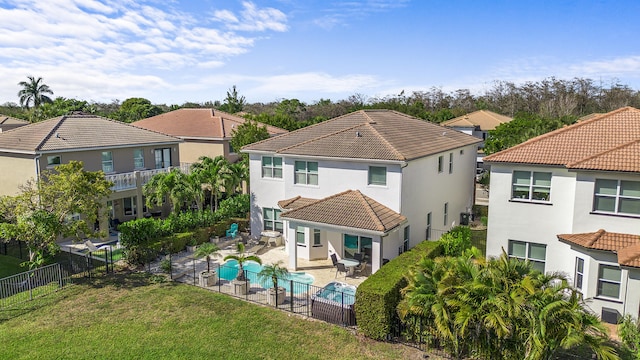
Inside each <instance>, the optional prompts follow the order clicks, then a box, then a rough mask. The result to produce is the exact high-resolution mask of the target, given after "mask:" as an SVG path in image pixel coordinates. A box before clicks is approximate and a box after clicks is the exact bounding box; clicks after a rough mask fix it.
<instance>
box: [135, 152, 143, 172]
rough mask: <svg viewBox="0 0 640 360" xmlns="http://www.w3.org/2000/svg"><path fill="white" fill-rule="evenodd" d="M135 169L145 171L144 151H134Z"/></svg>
mask: <svg viewBox="0 0 640 360" xmlns="http://www.w3.org/2000/svg"><path fill="white" fill-rule="evenodd" d="M133 168H134V169H144V150H143V149H133Z"/></svg>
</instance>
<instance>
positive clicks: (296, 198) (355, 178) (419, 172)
mask: <svg viewBox="0 0 640 360" xmlns="http://www.w3.org/2000/svg"><path fill="white" fill-rule="evenodd" d="M479 142H480V140H479V139H477V138H474V137H472V136H469V135H467V134H463V133H461V132H459V131H455V130H451V129H446V128H443V127H441V126H439V125H436V124H432V123H429V122H427V121H423V120H421V119H417V118H414V117H411V116H408V115H405V114H402V113H398V112H395V111H389V110H361V111H356V112H353V113H350V114H347V115H344V116H340V117H337V118H334V119H330V120H327V121H325V122H322V123H319V124H316V125H312V126H309V127H306V128H302V129H299V130H296V131H293V132H290V133H287V134H284V135H280V136H277V137H274V138H271V139H267V140H264V141H261V142H258V143H254V144H251V145H248V146H246V147H244V148H243V149H242V151H243V152H246V153H248V154H249V166H250V177H251V233H252V236H254V237H259V236H260V234H261V233H262V232H263V231H277V232H280V233H282V234H283V236H284V239H285V244H286V245H285V249H286V251H287V253H288V255H289V268H291V269H295V268H296V267H297V259H298V258H303V259H308V260H314V259H327V258H328V257H329V256H330V255H331V254H336V255H337V256H338V257H339V258H351V257H353V256H354V253H364V254H366V255H367V261H368V262H369V264H370V266H371V270H372V271H373V272H375V271H376V270H377V269H379V268H380V266H381V265H382V264H383V261H384V259H392V258H394V257H396V256H397V255H398V254H400V253H402V252H403V251H406V250H408V249H409V248H411V247H413V246H415V245H416V244H418V243H419V242H421V241H423V240H425V239H432V238H433V239H437V238H438V236H439V235H440V234H441V233H442V232H443V231H446V230H448V229H450V228H451V227H452V226H455V225H456V224H458V223H459V220H460V218H461V215H463V216H462V217H465V216H466V214H467V213H469V212H470V211H471V206H472V205H473V198H474V195H473V190H474V169H475V156H476V148H477V144H478V143H479Z"/></svg>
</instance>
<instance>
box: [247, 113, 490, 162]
mask: <svg viewBox="0 0 640 360" xmlns="http://www.w3.org/2000/svg"><path fill="white" fill-rule="evenodd" d="M481 141H482V140H480V139H478V138H476V137H473V136H470V135H467V134H464V133H462V132H460V131H456V130H453V129H449V128H444V127H442V126H439V125H436V124H433V123H430V122H428V121H424V120H421V119H418V118H415V117H412V116H409V115H406V114H402V113H399V112H397V111H391V110H360V111H356V112H353V113H350V114H347V115H343V116H340V117H337V118H334V119H330V120H327V121H325V122H322V123H319V124H316V125H312V126H308V127H305V128H302V129H299V130H296V131H293V132H290V133H287V134H283V135H280V136H277V137H275V138H271V139H267V140H263V141H261V142H257V143H254V144H251V145H247V146H245V147H243V148H242V151H245V152H252V151H258V152H261V151H264V152H274V153H279V154H289V155H308V156H322V157H336V158H353V159H375V160H395V161H406V160H412V159H416V158H420V157H424V156H429V155H432V154H437V153H440V152H443V151H447V150H451V149H455V148H459V147H463V146H467V145H471V144H477V143H479V142H481Z"/></svg>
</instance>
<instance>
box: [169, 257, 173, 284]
mask: <svg viewBox="0 0 640 360" xmlns="http://www.w3.org/2000/svg"><path fill="white" fill-rule="evenodd" d="M169 278H170V279H171V280H173V260H171V251H169Z"/></svg>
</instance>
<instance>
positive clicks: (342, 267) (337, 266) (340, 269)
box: [335, 263, 349, 280]
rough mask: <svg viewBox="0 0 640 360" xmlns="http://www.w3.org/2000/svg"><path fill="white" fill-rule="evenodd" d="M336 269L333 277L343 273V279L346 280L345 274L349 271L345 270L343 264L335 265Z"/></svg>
mask: <svg viewBox="0 0 640 360" xmlns="http://www.w3.org/2000/svg"><path fill="white" fill-rule="evenodd" d="M336 268H337V269H338V270H337V271H336V276H335V277H338V273H344V278H345V280H346V279H347V274H348V273H349V270H347V267H346V266H344V264H342V263H336Z"/></svg>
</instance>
